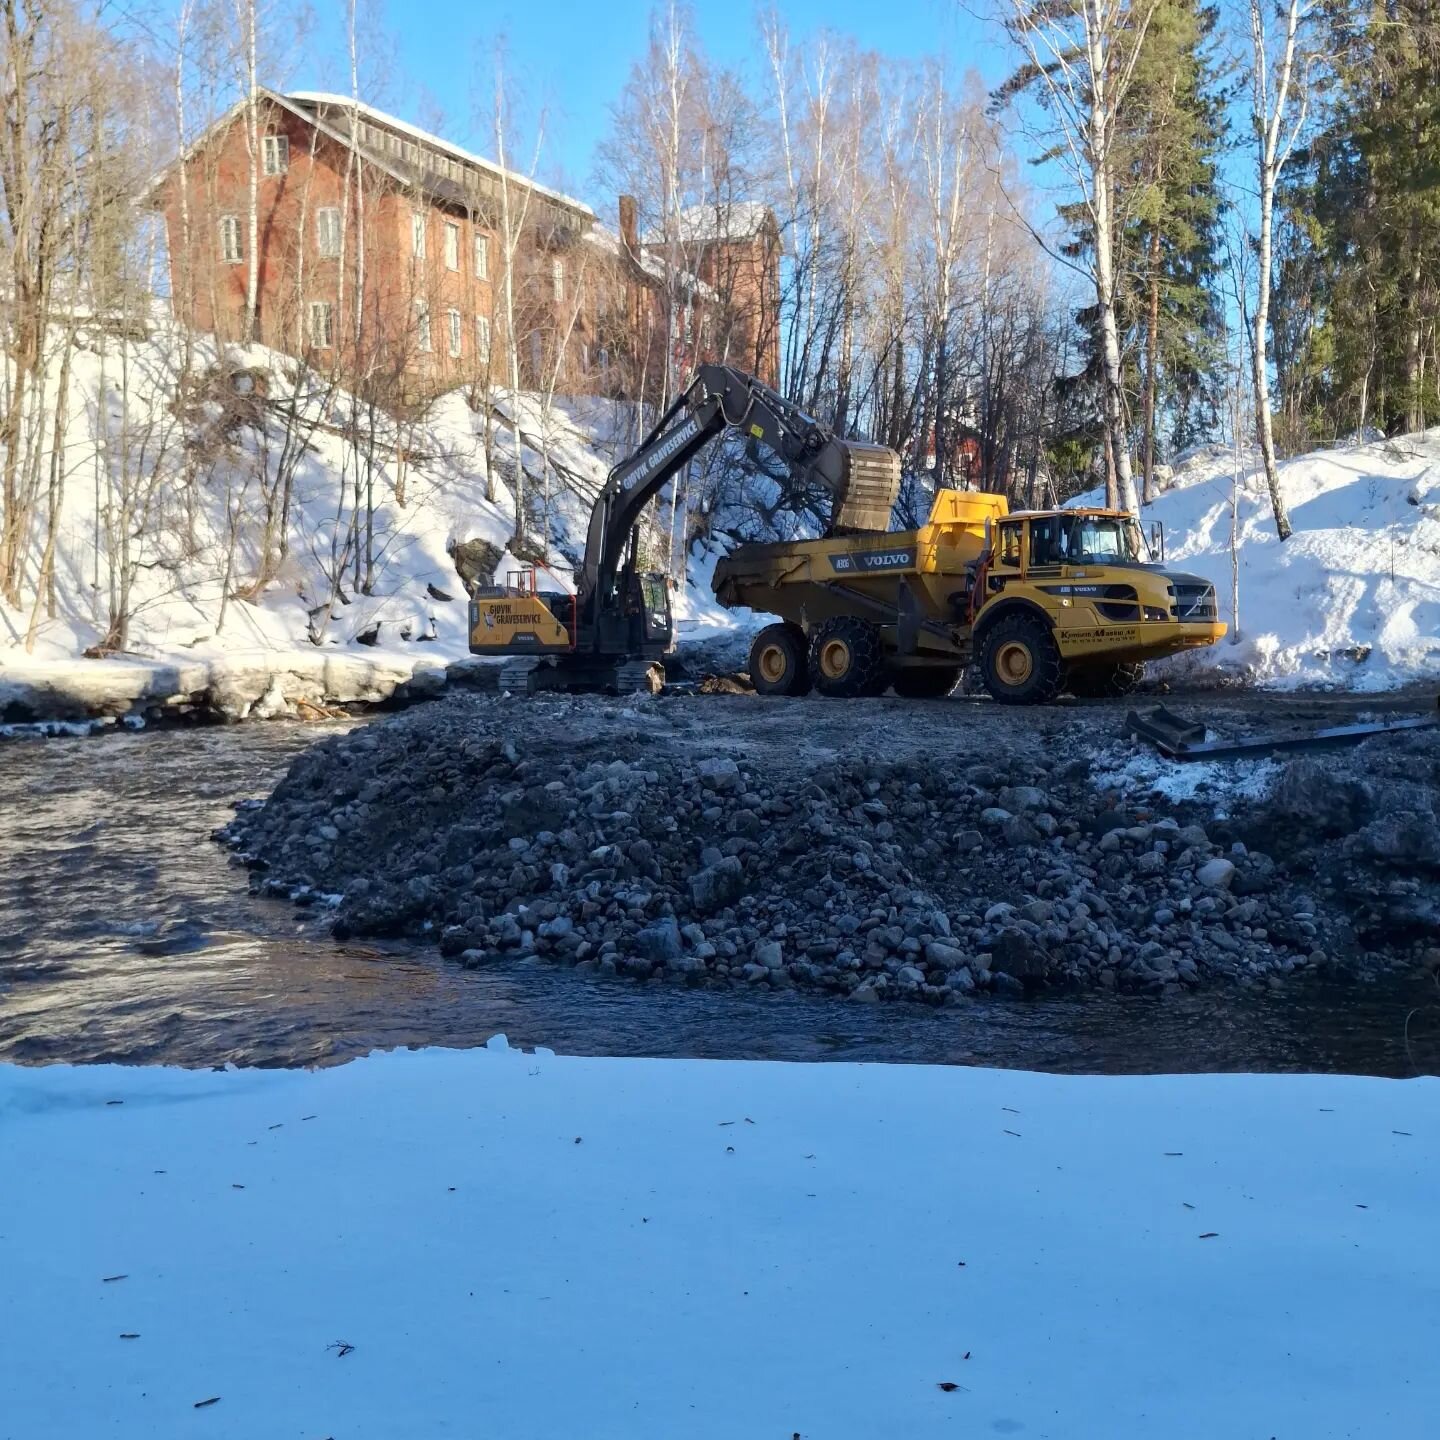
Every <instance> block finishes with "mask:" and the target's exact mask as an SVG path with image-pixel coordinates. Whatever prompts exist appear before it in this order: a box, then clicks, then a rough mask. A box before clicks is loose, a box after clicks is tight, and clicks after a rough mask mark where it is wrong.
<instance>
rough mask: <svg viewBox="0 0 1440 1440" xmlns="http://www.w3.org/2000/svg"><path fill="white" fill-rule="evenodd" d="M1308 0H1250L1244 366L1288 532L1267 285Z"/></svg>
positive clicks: (1309, 59)
mask: <svg viewBox="0 0 1440 1440" xmlns="http://www.w3.org/2000/svg"><path fill="white" fill-rule="evenodd" d="M1314 10H1315V5H1314V4H1313V3H1310V0H1282V8H1281V11H1280V14H1279V24H1278V26H1277V25H1276V24H1274V23H1273V22H1272V20H1271V16H1270V12H1269V6H1268V0H1249V18H1250V46H1251V58H1252V67H1253V68H1252V70H1251V74H1250V118H1251V123H1252V126H1253V130H1254V142H1255V178H1256V182H1257V185H1258V189H1259V201H1260V216H1259V233H1258V235H1257V237H1256V251H1257V266H1256V270H1257V275H1256V293H1255V312H1254V315H1253V316H1252V317H1251V332H1250V369H1251V378H1252V380H1253V382H1254V387H1255V428H1256V438H1257V439H1258V440H1259V442H1260V456H1261V459H1262V460H1263V462H1264V465H1265V484H1266V487H1267V488H1268V490H1269V492H1270V508H1271V510H1272V511H1273V512H1274V516H1275V533H1276V534H1277V535H1278V536H1279V537H1280V538H1281V540H1288V539H1289V538H1290V533H1291V532H1290V516H1289V514H1288V513H1287V511H1286V509H1285V497H1284V496H1283V495H1282V494H1281V493H1280V471H1279V467H1278V466H1277V465H1276V462H1275V430H1274V425H1273V423H1272V419H1271V407H1270V355H1269V348H1268V347H1269V338H1270V297H1271V292H1272V290H1273V287H1274V259H1273V254H1272V250H1273V243H1274V229H1275V192H1276V188H1277V186H1278V185H1279V181H1280V175H1281V172H1282V171H1283V170H1284V168H1285V163H1286V161H1288V160H1289V158H1290V156H1291V154H1292V152H1293V151H1294V149H1295V142H1296V141H1297V140H1298V139H1299V138H1300V133H1301V131H1302V130H1303V129H1304V128H1305V119H1306V115H1307V113H1308V109H1309V101H1310V70H1311V66H1312V64H1313V60H1314V57H1313V55H1311V54H1310V53H1309V48H1308V45H1307V43H1306V42H1307V41H1308V38H1309V37H1308V33H1307V32H1308V22H1309V20H1310V17H1311V15H1312V14H1313V13H1314Z"/></svg>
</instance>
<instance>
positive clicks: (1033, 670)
mask: <svg viewBox="0 0 1440 1440" xmlns="http://www.w3.org/2000/svg"><path fill="white" fill-rule="evenodd" d="M980 674H981V676H982V677H983V678H984V681H985V688H986V689H987V690H988V691H989V692H990V694H991V695H992V696H993V697H994V698H995V699H996V700H998V701H999V702H1000V703H1001V704H1002V705H1043V704H1045V702H1046V701H1047V700H1053V699H1054V698H1055V697H1056V696H1057V695H1058V694H1059V693H1060V687H1061V685H1062V684H1063V683H1064V680H1065V668H1064V666H1063V665H1062V664H1061V663H1060V651H1059V649H1058V647H1057V646H1056V644H1055V638H1054V636H1052V635H1051V633H1050V630H1049V627H1048V626H1046V624H1045V623H1044V621H1042V620H1039V619H1037V618H1036V617H1035V616H1033V615H1024V614H1022V615H1007V616H1006V617H1005V618H1004V619H1003V620H997V621H996V622H995V623H994V625H992V626H991V627H990V628H989V629H988V630H987V631H986V632H985V638H984V639H983V640H982V641H981V644H980Z"/></svg>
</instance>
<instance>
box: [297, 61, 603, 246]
mask: <svg viewBox="0 0 1440 1440" xmlns="http://www.w3.org/2000/svg"><path fill="white" fill-rule="evenodd" d="M285 98H286V99H287V100H289V101H290V102H291V103H292V104H295V105H301V106H310V105H324V106H327V107H334V108H335V109H339V110H344V111H346V112H353V113H355V114H358V115H360V116H361V117H362V118H363V119H366V120H369V121H370V122H371V123H372V124H375V125H382V126H384V127H385V128H386V129H389V130H394V131H397V132H398V133H399V134H402V135H408V136H409V137H410V138H411V139H412V140H415V141H418V142H419V143H420V144H422V145H426V146H428V147H429V148H430V149H432V150H438V151H439V152H440V153H441V154H444V155H449V156H450V157H452V158H453V159H456V160H459V161H461V162H462V163H463V164H466V165H473V166H475V168H476V169H478V170H483V171H485V172H486V174H489V175H494V176H496V177H497V178H499V177H503V178H505V179H507V180H510V181H513V182H514V183H515V184H517V185H524V186H526V187H527V188H528V189H530V190H533V191H535V193H536V194H537V195H544V196H546V197H547V198H549V199H551V200H554V201H555V202H556V203H557V204H560V205H564V206H566V207H568V208H569V209H571V210H578V211H579V212H580V213H581V214H582V215H585V216H587V217H588V218H590V219H592V220H593V219H594V218H595V212H594V211H593V210H592V209H591V208H590V207H589V206H588V205H587V204H586V203H585V202H584V201H583V200H576V199H575V198H574V196H572V195H566V194H564V193H563V192H561V191H559V190H552V189H551V188H550V187H549V186H548V185H541V184H540V183H539V182H538V181H536V180H532V179H531V178H530V176H528V175H522V174H520V173H519V171H516V170H507V169H505V168H504V167H502V166H500V165H497V164H496V163H495V162H494V161H493V160H487V159H486V158H485V157H484V156H483V155H476V154H474V153H473V152H472V151H469V150H465V149H462V148H461V147H460V146H459V145H456V144H454V143H452V142H451V141H449V140H445V139H442V138H441V137H440V136H439V135H432V134H431V133H430V132H429V131H428V130H422V129H421V128H420V127H419V126H418V125H411V124H410V123H409V122H408V121H405V120H401V119H399V118H398V117H397V116H394V115H389V114H387V113H386V112H385V111H384V110H377V109H376V108H375V107H374V106H373V105H367V104H365V102H364V101H363V100H354V99H352V98H351V97H350V96H349V95H334V94H331V93H329V92H328V91H325V90H292V91H290V92H289V94H288V95H286V97H285Z"/></svg>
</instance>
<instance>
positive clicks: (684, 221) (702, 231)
mask: <svg viewBox="0 0 1440 1440" xmlns="http://www.w3.org/2000/svg"><path fill="white" fill-rule="evenodd" d="M774 218H775V217H774V214H773V213H772V211H771V209H770V207H769V206H768V205H766V204H764V203H762V202H761V201H759V200H740V201H735V202H733V203H726V204H714V205H711V204H705V205H690V206H688V207H687V208H686V209H684V210H682V211H681V212H680V214H679V216H678V223H677V224H676V226H675V227H674V231H675V233H674V235H673V236H667V235H666V233H665V227H664V226H659V225H656V226H652V227H651V228H650V229H649V230H647V231H646V232H645V236H644V243H645V244H646V245H662V244H664V243H665V241H666V240H667V239H670V238H674V239H678V240H679V241H680V243H681V244H682V245H708V244H711V243H713V242H715V241H722V240H749V239H750V238H751V237H753V236H755V235H759V234H760V233H761V232H762V231H763V230H764V229H765V227H766V226H767V225H770V224H772V223H773V222H774Z"/></svg>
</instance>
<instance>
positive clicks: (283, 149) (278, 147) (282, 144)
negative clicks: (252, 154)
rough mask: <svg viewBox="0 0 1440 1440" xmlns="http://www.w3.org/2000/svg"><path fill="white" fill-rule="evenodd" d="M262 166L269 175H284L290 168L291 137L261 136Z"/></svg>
mask: <svg viewBox="0 0 1440 1440" xmlns="http://www.w3.org/2000/svg"><path fill="white" fill-rule="evenodd" d="M260 167H261V169H262V170H264V172H265V173H266V174H267V175H283V174H284V173H285V172H286V171H287V170H288V169H289V168H290V137H289V136H288V135H262V136H261V137H260Z"/></svg>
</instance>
